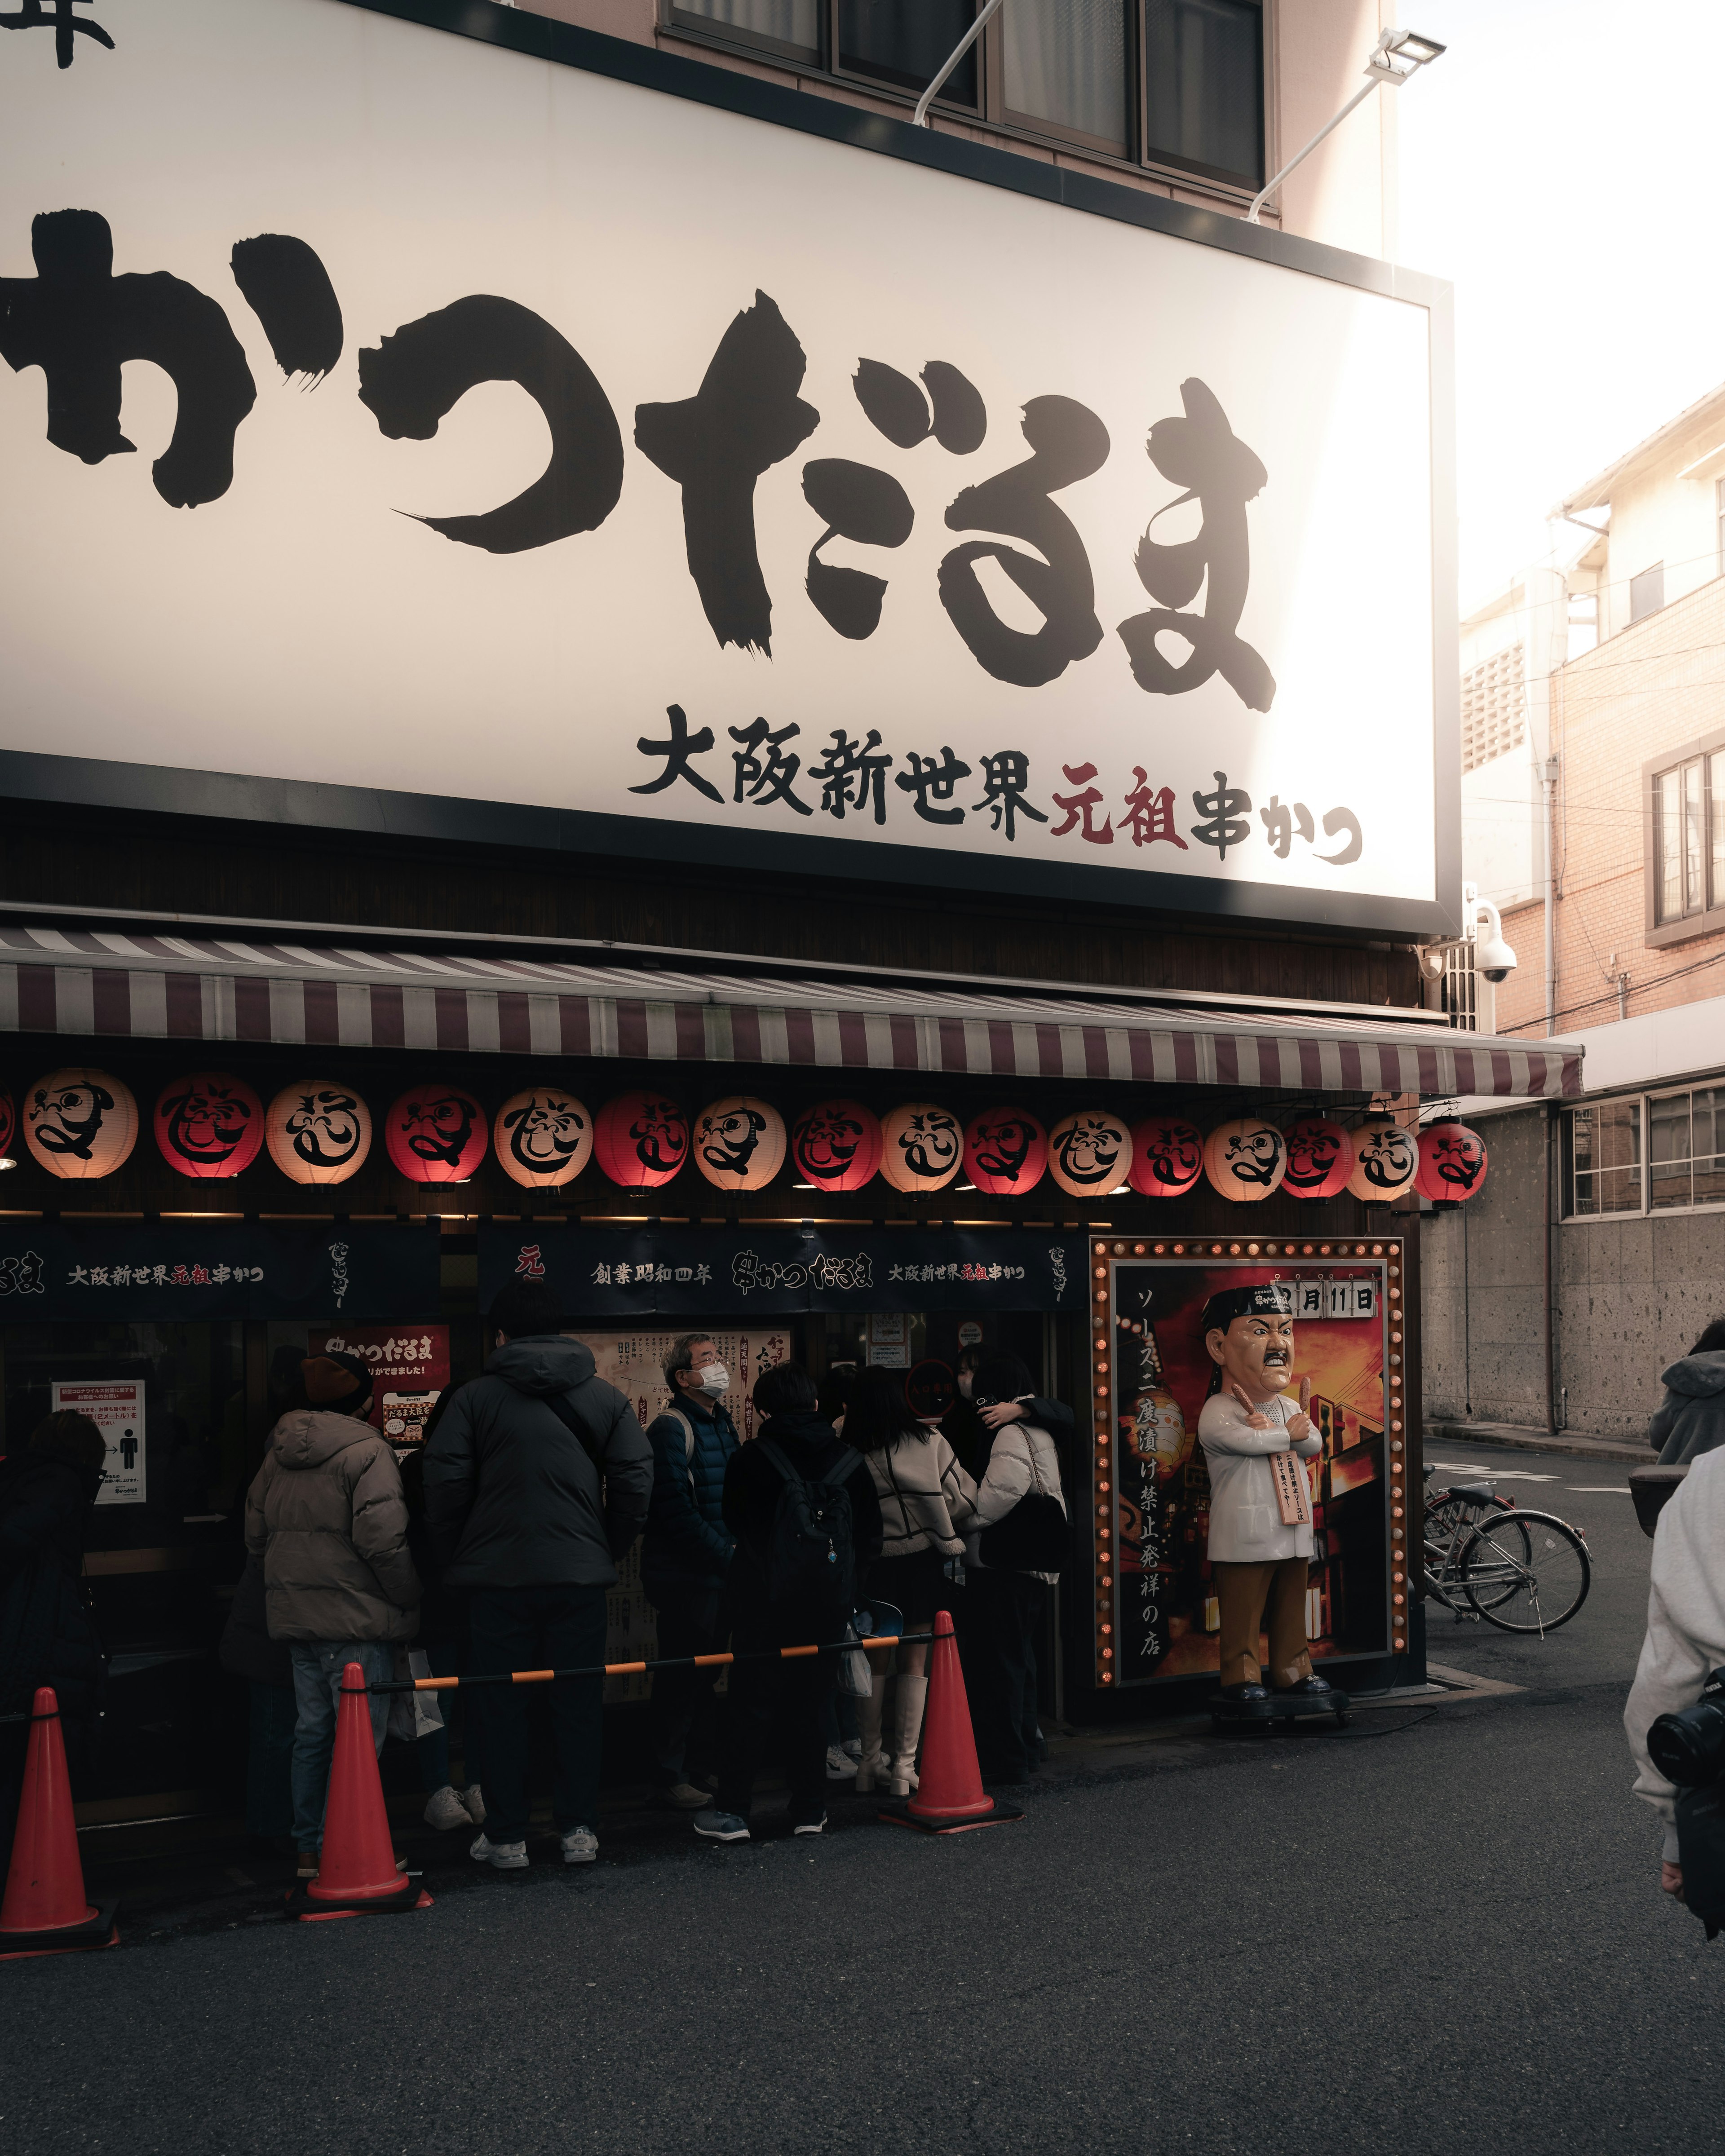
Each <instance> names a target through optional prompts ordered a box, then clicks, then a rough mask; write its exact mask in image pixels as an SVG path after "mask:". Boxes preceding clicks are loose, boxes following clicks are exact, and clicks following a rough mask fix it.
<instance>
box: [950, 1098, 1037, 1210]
mask: <svg viewBox="0 0 1725 2156" xmlns="http://www.w3.org/2000/svg"><path fill="white" fill-rule="evenodd" d="M1047 1166H1048V1133H1047V1132H1046V1131H1045V1130H1044V1129H1043V1127H1042V1126H1041V1124H1040V1123H1039V1122H1037V1120H1036V1118H1035V1117H1034V1116H1033V1115H1031V1114H1029V1112H1028V1111H1026V1110H1025V1109H1023V1108H984V1109H983V1112H982V1113H981V1115H979V1116H972V1117H971V1119H970V1121H969V1122H968V1124H967V1125H966V1126H965V1130H964V1173H966V1174H967V1175H968V1177H969V1178H970V1179H971V1181H972V1182H973V1183H974V1184H975V1185H976V1187H977V1188H978V1190H985V1191H986V1192H987V1193H988V1195H989V1197H990V1198H1021V1197H1022V1196H1023V1195H1024V1193H1025V1191H1027V1190H1034V1188H1036V1185H1037V1184H1038V1183H1040V1182H1041V1180H1042V1173H1043V1170H1044V1169H1045V1168H1046V1167H1047Z"/></svg>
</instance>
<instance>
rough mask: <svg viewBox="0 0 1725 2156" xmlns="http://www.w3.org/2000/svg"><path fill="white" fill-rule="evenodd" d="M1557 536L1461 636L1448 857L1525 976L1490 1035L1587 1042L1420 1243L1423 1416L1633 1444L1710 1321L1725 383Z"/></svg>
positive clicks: (1663, 432)
mask: <svg viewBox="0 0 1725 2156" xmlns="http://www.w3.org/2000/svg"><path fill="white" fill-rule="evenodd" d="M1551 529H1552V531H1553V535H1554V545H1553V555H1552V561H1551V563H1550V564H1548V565H1547V566H1545V567H1540V568H1538V569H1532V570H1529V571H1527V572H1524V573H1523V575H1522V576H1521V577H1518V578H1517V579H1516V581H1515V582H1514V583H1512V585H1511V586H1509V587H1508V588H1507V589H1506V590H1505V591H1503V592H1502V593H1499V594H1498V595H1497V597H1496V598H1493V599H1492V600H1491V601H1489V602H1488V603H1486V605H1485V606H1483V607H1481V608H1479V609H1477V610H1476V612H1475V613H1473V614H1471V615H1470V616H1469V617H1468V618H1467V619H1466V621H1464V623H1463V624H1462V639H1461V660H1462V764H1463V777H1462V792H1463V818H1464V825H1463V829H1464V838H1463V859H1464V864H1465V873H1466V875H1467V876H1468V878H1469V879H1470V880H1471V881H1472V882H1473V883H1474V884H1476V885H1477V887H1478V889H1479V891H1480V895H1481V897H1482V898H1485V899H1487V900H1490V901H1491V902H1492V903H1493V904H1495V905H1496V906H1497V907H1498V908H1499V909H1500V911H1501V912H1502V921H1503V928H1504V933H1505V936H1506V937H1507V940H1508V942H1510V944H1511V945H1512V947H1513V948H1514V950H1515V952H1516V953H1517V958H1518V961H1519V963H1518V965H1517V969H1516V971H1515V972H1514V973H1512V974H1511V976H1510V977H1509V978H1508V979H1507V981H1505V982H1503V983H1502V984H1501V985H1500V986H1499V987H1498V988H1497V992H1496V1014H1495V1024H1496V1029H1497V1031H1498V1032H1500V1033H1503V1034H1512V1035H1515V1036H1517V1037H1521V1038H1529V1037H1533V1036H1537V1035H1540V1034H1545V1033H1547V1032H1553V1033H1556V1034H1561V1035H1563V1036H1564V1037H1566V1038H1572V1039H1579V1041H1580V1042H1581V1043H1582V1044H1583V1045H1584V1048H1585V1050H1586V1055H1585V1058H1584V1063H1583V1066H1582V1067H1583V1075H1584V1085H1585V1086H1586V1092H1585V1095H1584V1098H1583V1100H1582V1101H1580V1102H1579V1103H1578V1104H1577V1105H1575V1106H1565V1107H1563V1108H1562V1109H1558V1108H1556V1107H1553V1106H1548V1107H1543V1108H1539V1109H1535V1110H1532V1111H1522V1112H1521V1113H1519V1114H1512V1115H1508V1116H1497V1115H1494V1114H1491V1113H1490V1111H1481V1112H1482V1113H1483V1114H1484V1115H1486V1116H1487V1117H1488V1120H1487V1121H1486V1122H1483V1123H1482V1124H1481V1129H1482V1132H1483V1134H1484V1135H1485V1136H1486V1138H1487V1141H1488V1143H1489V1144H1490V1145H1491V1150H1492V1169H1491V1178H1490V1180H1489V1182H1488V1184H1487V1187H1486V1190H1485V1192H1483V1193H1481V1197H1480V1199H1478V1200H1476V1202H1475V1203H1474V1204H1472V1205H1471V1206H1470V1207H1468V1208H1467V1209H1466V1212H1467V1214H1468V1215H1469V1217H1468V1219H1466V1222H1465V1223H1464V1221H1463V1219H1461V1216H1459V1215H1447V1216H1440V1217H1438V1218H1435V1219H1429V1220H1428V1222H1427V1224H1426V1229H1425V1250H1426V1254H1427V1263H1428V1268H1429V1270H1428V1273H1427V1277H1426V1299H1427V1312H1428V1327H1429V1329H1428V1333H1427V1366H1426V1367H1427V1394H1426V1404H1427V1409H1428V1413H1430V1414H1436V1415H1439V1416H1440V1417H1449V1416H1457V1417H1465V1416H1466V1415H1468V1414H1471V1416H1472V1418H1473V1419H1476V1420H1480V1419H1486V1420H1494V1419H1495V1420H1502V1421H1506V1422H1512V1423H1531V1424H1544V1423H1546V1422H1547V1420H1548V1419H1550V1421H1551V1422H1552V1424H1553V1425H1554V1426H1562V1425H1563V1424H1565V1423H1567V1424H1568V1427H1570V1428H1571V1429H1574V1430H1579V1431H1588V1432H1593V1433H1595V1434H1600V1435H1608V1434H1609V1435H1628V1434H1637V1435H1638V1434H1639V1433H1640V1430H1641V1429H1642V1427H1643V1426H1644V1424H1645V1419H1646V1417H1647V1415H1648V1414H1649V1413H1650V1412H1651V1409H1652V1407H1653V1406H1654V1405H1655V1404H1656V1403H1657V1399H1658V1397H1659V1388H1658V1385H1657V1382H1656V1380H1657V1373H1658V1371H1659V1369H1660V1368H1661V1367H1663V1365H1664V1364H1665V1363H1666V1362H1668V1361H1669V1360H1671V1358H1672V1357H1674V1356H1675V1355H1676V1354H1678V1353H1681V1352H1682V1351H1683V1350H1684V1349H1685V1348H1686V1347H1689V1346H1690V1345H1692V1342H1693V1340H1694V1338H1695V1337H1696V1336H1697V1334H1698V1333H1699V1332H1700V1331H1701V1329H1702V1327H1703V1326H1704V1325H1705V1324H1706V1323H1707V1322H1708V1320H1709V1319H1711V1318H1712V1317H1717V1316H1719V1315H1720V1314H1722V1312H1725V386H1722V387H1721V388H1717V389H1715V390H1713V391H1712V392H1710V393H1709V394H1708V395H1707V396H1706V397H1704V398H1701V399H1700V400H1699V401H1698V402H1697V403H1695V404H1693V405H1692V406H1691V407H1690V408H1688V410H1686V411H1685V412H1682V413H1679V414H1678V415H1677V416H1676V418H1673V419H1672V420H1671V421H1670V422H1669V423H1667V424H1666V425H1665V426H1663V427H1661V429H1659V430H1658V431H1657V432H1656V434H1652V435H1651V436H1649V438H1648V439H1646V440H1645V441H1644V442H1641V443H1640V444H1637V445H1636V446H1635V448H1634V449H1630V450H1629V451H1628V452H1627V453H1626V454H1624V455H1623V456H1621V457H1620V458H1618V459H1616V461H1615V463H1613V464H1611V465H1609V466H1608V467H1607V468H1606V469H1605V470H1604V471H1602V472H1600V473H1599V474H1598V475H1595V476H1594V478H1593V479H1591V480H1589V481H1588V482H1587V483H1586V484H1585V485H1583V486H1580V487H1578V488H1577V489H1576V490H1574V492H1573V493H1571V494H1569V495H1566V496H1565V498H1564V499H1563V500H1562V501H1561V502H1559V503H1558V504H1557V505H1556V506H1555V508H1554V509H1553V511H1552V512H1551ZM1556 535H1562V536H1556ZM1542 1222H1543V1224H1544V1227H1543V1234H1542V1230H1541V1224H1542Z"/></svg>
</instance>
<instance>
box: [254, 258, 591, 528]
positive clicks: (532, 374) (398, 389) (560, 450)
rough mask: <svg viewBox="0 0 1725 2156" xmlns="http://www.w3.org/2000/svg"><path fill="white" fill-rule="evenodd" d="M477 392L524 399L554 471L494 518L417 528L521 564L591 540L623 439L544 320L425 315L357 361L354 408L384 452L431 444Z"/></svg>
mask: <svg viewBox="0 0 1725 2156" xmlns="http://www.w3.org/2000/svg"><path fill="white" fill-rule="evenodd" d="M278 357H279V355H278ZM480 382H516V383H517V384H519V386H520V387H521V388H523V389H525V390H526V393H527V394H528V396H530V397H531V398H532V400H533V402H534V403H536V405H537V406H538V407H539V409H540V410H541V412H542V413H544V415H545V423H546V425H547V427H549V428H550V429H551V461H550V463H549V464H547V466H546V467H545V470H544V471H543V472H542V473H541V475H539V477H538V478H537V479H536V480H534V482H533V484H532V485H531V486H530V487H527V488H526V489H525V490H524V491H523V492H521V493H520V494H518V495H516V496H515V498H514V499H513V500H511V501H506V502H504V503H502V504H501V505H500V506H499V507H497V508H495V509H490V510H486V511H484V512H483V513H482V514H481V515H480V516H421V517H419V518H418V521H419V522H420V523H422V524H426V525H429V526H430V527H431V529H432V530H433V531H440V532H441V533H442V534H443V536H444V538H445V539H454V540H456V541H459V542H460V544H461V545H463V546H465V547H483V548H484V550H485V552H486V553H488V554H520V553H524V552H526V551H527V550H528V549H529V548H530V547H549V546H550V545H551V544H552V542H554V541H555V540H558V539H567V538H569V537H571V536H572V535H573V534H574V533H576V532H578V531H597V530H598V527H599V526H600V525H602V524H603V522H604V521H605V519H606V518H607V517H608V516H609V515H610V514H611V511H613V510H614V508H615V507H616V506H617V499H618V496H619V495H620V494H621V493H622V491H623V436H622V434H621V432H620V431H619V428H618V424H617V415H616V413H614V411H613V410H612V409H611V404H610V400H609V399H608V398H607V396H606V395H605V393H604V391H603V389H602V388H600V387H599V384H598V380H597V378H596V377H595V376H594V374H593V369H592V368H591V367H589V366H588V363H587V362H586V361H585V360H584V359H583V357H581V354H580V353H579V352H577V351H576V349H575V347H574V346H573V345H572V344H571V343H570V342H569V341H568V340H567V337H564V336H561V335H560V334H559V333H558V332H557V331H556V330H554V329H553V328H552V326H551V324H550V323H549V322H548V321H546V320H545V318H544V316H542V315H536V314H535V313H534V312H533V311H532V309H531V307H523V306H521V305H518V304H517V302H516V301H515V300H500V299H496V298H494V297H492V296H491V295H489V294H486V293H477V294H475V295H472V296H471V297H470V298H468V299H465V300H455V301H454V303H453V305H449V306H447V307H442V308H439V311H437V313H435V314H434V315H422V316H420V318H419V320H418V321H413V322H408V323H406V324H405V325H404V326H403V327H402V328H400V329H398V331H396V332H395V335H394V336H387V337H385V338H384V340H383V341H382V344H381V345H377V346H373V347H372V348H371V349H369V350H367V351H364V352H361V354H360V355H359V396H360V402H361V403H362V404H364V405H365V406H367V408H368V409H369V410H370V411H371V412H372V413H373V414H374V415H375V417H376V418H377V425H378V427H379V429H381V430H382V433H384V434H387V435H388V437H389V439H391V440H392V441H399V440H401V439H403V437H406V438H407V439H409V440H411V441H415V442H427V441H429V440H430V439H431V438H432V436H433V435H434V434H436V432H437V429H438V424H439V421H440V420H441V419H443V418H444V416H445V415H446V414H447V413H449V412H450V411H452V410H453V409H454V407H455V405H456V404H457V403H459V401H460V400H461V398H464V397H465V395H466V394H467V393H468V391H469V390H470V389H472V388H475V387H476V386H477V384H479V383H480Z"/></svg>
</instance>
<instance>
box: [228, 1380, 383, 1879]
mask: <svg viewBox="0 0 1725 2156" xmlns="http://www.w3.org/2000/svg"><path fill="white" fill-rule="evenodd" d="M300 1382H301V1384H302V1387H303V1389H304V1392H305V1399H306V1402H307V1404H306V1405H305V1407H303V1408H294V1409H290V1410H289V1411H288V1413H287V1414H285V1415H284V1416H283V1417H282V1419H281V1420H280V1422H279V1423H277V1424H276V1425H275V1430H273V1431H272V1432H271V1433H270V1444H269V1448H268V1450H266V1452H265V1453H264V1464H263V1466H261V1467H260V1468H259V1470H258V1473H257V1476H256V1478H255V1479H254V1481H253V1483H252V1486H251V1488H250V1489H249V1491H247V1493H246V1500H245V1546H246V1548H247V1549H248V1550H249V1551H250V1552H251V1553H252V1554H253V1555H254V1556H255V1557H260V1558H262V1559H263V1560H264V1608H265V1612H266V1615H267V1619H268V1622H269V1626H270V1638H271V1639H272V1640H285V1641H286V1642H287V1644H288V1653H289V1655H290V1660H291V1661H292V1663H293V1673H294V1698H295V1708H296V1712H297V1719H296V1721H295V1728H294V1752H293V1774H292V1779H293V1794H294V1840H295V1845H297V1847H298V1849H299V1851H300V1876H301V1877H302V1878H309V1877H311V1876H314V1875H315V1874H316V1869H317V1854H316V1852H317V1849H318V1846H319V1845H320V1844H321V1841H322V1839H323V1809H324V1796H325V1792H326V1788H327V1785H328V1782H329V1771H330V1754H331V1750H332V1748H333V1747H334V1743H335V1735H336V1710H337V1707H338V1706H339V1704H340V1700H341V1673H342V1671H343V1670H344V1669H345V1668H346V1667H347V1664H348V1663H349V1662H357V1663H358V1664H359V1666H360V1667H361V1668H362V1670H363V1671H365V1674H366V1680H367V1682H368V1683H371V1684H376V1683H379V1682H382V1681H385V1680H387V1679H388V1677H389V1676H390V1675H391V1674H392V1671H393V1666H394V1650H395V1645H396V1643H397V1642H398V1641H403V1640H411V1639H412V1638H413V1635H414V1634H415V1633H416V1632H417V1631H418V1629H419V1579H418V1573H416V1572H415V1571H414V1569H413V1559H412V1558H411V1557H409V1556H408V1546H407V1537H408V1508H407V1504H406V1501H405V1500H404V1499H403V1496H402V1486H401V1471H400V1470H399V1468H398V1467H397V1466H396V1464H395V1455H394V1453H393V1451H392V1450H390V1447H389V1446H388V1444H387V1443H386V1442H385V1441H384V1440H383V1438H382V1436H381V1435H379V1433H378V1432H377V1430H373V1429H372V1427H371V1425H370V1424H368V1423H367V1421H366V1419H365V1418H366V1416H367V1414H369V1413H370V1410H371V1404H372V1377H371V1373H370V1371H369V1370H367V1368H366V1366H365V1365H364V1363H362V1362H360V1361H359V1360H358V1358H357V1357H355V1356H352V1355H316V1356H311V1357H308V1358H307V1359H306V1360H305V1362H304V1363H301V1364H300ZM369 1705H370V1708H371V1716H372V1739H373V1741H374V1743H376V1745H377V1748H378V1750H379V1751H381V1750H382V1748H383V1732H384V1728H385V1726H386V1724H387V1722H388V1699H387V1697H382V1696H380V1695H379V1694H377V1693H376V1692H373V1693H372V1696H371V1699H370V1702H369Z"/></svg>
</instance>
